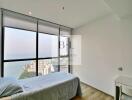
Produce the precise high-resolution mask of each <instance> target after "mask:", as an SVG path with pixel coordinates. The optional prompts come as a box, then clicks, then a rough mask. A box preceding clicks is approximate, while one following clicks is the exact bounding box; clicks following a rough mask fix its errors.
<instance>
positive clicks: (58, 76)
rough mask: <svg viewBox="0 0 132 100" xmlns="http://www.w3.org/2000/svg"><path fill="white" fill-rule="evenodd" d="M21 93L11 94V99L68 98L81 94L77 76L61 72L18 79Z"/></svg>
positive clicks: (46, 99) (63, 99)
mask: <svg viewBox="0 0 132 100" xmlns="http://www.w3.org/2000/svg"><path fill="white" fill-rule="evenodd" d="M19 83H20V84H21V86H22V87H23V89H24V92H23V93H19V94H15V95H12V96H11V100H70V99H71V98H73V97H75V96H81V95H82V94H81V88H80V81H79V78H77V77H75V76H73V75H72V74H67V73H63V72H56V73H51V74H49V75H46V76H39V77H34V78H29V79H24V80H20V81H19Z"/></svg>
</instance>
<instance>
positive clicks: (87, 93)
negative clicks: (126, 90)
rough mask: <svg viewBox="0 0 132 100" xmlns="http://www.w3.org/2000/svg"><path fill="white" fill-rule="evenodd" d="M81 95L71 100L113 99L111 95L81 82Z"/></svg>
mask: <svg viewBox="0 0 132 100" xmlns="http://www.w3.org/2000/svg"><path fill="white" fill-rule="evenodd" d="M81 88H82V94H83V96H82V97H76V98H74V99H73V100H114V98H113V97H111V96H109V95H107V94H105V93H103V92H101V91H99V90H97V89H95V88H92V87H90V86H88V85H86V84H84V83H81Z"/></svg>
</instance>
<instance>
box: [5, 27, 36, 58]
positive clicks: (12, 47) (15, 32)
mask: <svg viewBox="0 0 132 100" xmlns="http://www.w3.org/2000/svg"><path fill="white" fill-rule="evenodd" d="M4 50H5V51H4V53H5V56H4V59H22V58H34V57H36V32H31V31H26V30H20V29H14V28H7V27H5V47H4Z"/></svg>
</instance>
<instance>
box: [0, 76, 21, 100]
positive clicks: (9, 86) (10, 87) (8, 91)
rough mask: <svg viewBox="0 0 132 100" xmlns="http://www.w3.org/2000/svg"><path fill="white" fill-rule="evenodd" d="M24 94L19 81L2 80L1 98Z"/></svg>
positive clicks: (0, 80)
mask: <svg viewBox="0 0 132 100" xmlns="http://www.w3.org/2000/svg"><path fill="white" fill-rule="evenodd" d="M20 92H23V89H22V87H21V86H20V85H19V84H18V83H17V80H15V79H12V78H0V98H1V97H6V96H10V95H13V94H16V93H20Z"/></svg>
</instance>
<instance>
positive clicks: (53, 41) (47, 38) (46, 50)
mask: <svg viewBox="0 0 132 100" xmlns="http://www.w3.org/2000/svg"><path fill="white" fill-rule="evenodd" d="M39 57H40V58H44V57H58V36H56V35H49V34H44V33H39Z"/></svg>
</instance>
